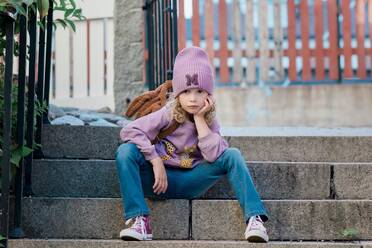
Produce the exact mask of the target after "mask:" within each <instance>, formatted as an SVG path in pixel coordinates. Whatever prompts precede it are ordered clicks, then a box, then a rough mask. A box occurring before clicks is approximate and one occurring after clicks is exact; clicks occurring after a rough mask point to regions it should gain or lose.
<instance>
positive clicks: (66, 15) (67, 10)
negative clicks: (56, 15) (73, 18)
mask: <svg viewBox="0 0 372 248" xmlns="http://www.w3.org/2000/svg"><path fill="white" fill-rule="evenodd" d="M73 12H74V9H66V11H65V19H66V18H67V17H68V16H69V15H71V14H72V13H73Z"/></svg>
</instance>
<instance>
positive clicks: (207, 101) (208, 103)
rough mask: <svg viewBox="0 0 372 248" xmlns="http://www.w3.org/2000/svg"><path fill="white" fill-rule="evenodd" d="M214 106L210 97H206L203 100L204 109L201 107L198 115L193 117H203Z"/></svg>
mask: <svg viewBox="0 0 372 248" xmlns="http://www.w3.org/2000/svg"><path fill="white" fill-rule="evenodd" d="M213 105H214V102H213V99H212V97H211V96H207V98H206V99H205V100H204V107H202V108H201V109H200V110H199V112H198V113H196V114H195V117H204V115H205V114H206V113H207V112H208V111H209V110H211V109H212V107H213Z"/></svg>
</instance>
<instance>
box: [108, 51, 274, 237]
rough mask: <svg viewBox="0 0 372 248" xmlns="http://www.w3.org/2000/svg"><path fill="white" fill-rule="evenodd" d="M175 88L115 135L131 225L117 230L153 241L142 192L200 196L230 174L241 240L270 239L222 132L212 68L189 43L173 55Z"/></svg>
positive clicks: (240, 163) (262, 212)
mask: <svg viewBox="0 0 372 248" xmlns="http://www.w3.org/2000/svg"><path fill="white" fill-rule="evenodd" d="M172 88H173V97H174V98H173V99H172V100H171V101H170V102H168V103H167V104H166V105H165V106H164V107H162V108H161V109H160V110H158V111H156V112H153V113H151V114H148V115H145V116H143V117H141V118H139V119H136V120H135V121H133V122H131V123H130V124H128V125H127V126H126V127H124V128H123V129H122V130H121V132H120V137H121V139H122V140H123V141H124V142H125V143H123V144H121V145H120V146H119V148H118V150H117V152H116V156H115V158H116V165H117V171H118V175H119V180H120V191H121V194H122V198H123V206H124V212H125V213H124V217H125V218H126V219H127V221H126V225H128V224H129V223H130V222H132V224H131V226H129V227H128V228H126V229H123V230H122V231H121V232H120V238H121V239H123V240H152V238H153V237H152V231H151V226H150V211H149V208H148V206H147V204H146V202H145V197H149V198H153V197H155V198H156V197H161V198H164V199H180V198H181V199H194V198H198V197H200V196H202V195H203V194H204V193H205V192H206V191H207V190H208V189H209V188H210V187H212V186H213V185H214V184H215V183H216V182H217V181H218V180H219V179H220V178H221V177H222V176H223V175H227V178H228V180H229V182H230V184H231V186H232V188H233V190H234V192H235V194H236V197H237V200H238V201H239V203H240V206H241V207H242V210H243V213H244V220H245V222H246V224H247V227H246V230H245V238H246V239H247V240H248V241H250V242H268V240H269V238H268V235H267V232H266V229H265V227H264V226H263V222H266V221H267V220H268V215H267V212H266V209H265V207H264V205H263V203H262V201H261V199H260V197H259V195H258V193H257V191H256V189H255V186H254V184H253V181H252V178H251V175H250V173H249V170H248V168H247V166H246V162H245V159H244V158H243V156H242V155H241V153H240V151H239V150H238V149H236V148H228V144H227V142H226V140H224V139H223V138H222V137H221V135H220V132H219V129H220V128H219V124H218V123H217V121H216V119H215V107H214V101H213V98H212V94H213V88H214V78H213V73H212V67H211V65H210V63H209V59H208V55H207V54H206V53H205V51H204V50H203V49H201V48H199V47H189V48H185V49H183V50H182V51H180V52H179V53H178V54H177V56H176V59H175V64H174V70H173V79H172ZM174 122H177V123H178V124H177V125H178V128H177V129H176V130H175V131H173V132H172V133H171V134H170V135H168V136H166V137H165V138H162V139H159V138H158V139H157V141H156V142H152V141H153V140H156V137H157V135H158V134H159V132H160V131H161V130H164V128H167V127H169V126H170V125H171V124H172V123H174ZM152 143H155V144H152Z"/></svg>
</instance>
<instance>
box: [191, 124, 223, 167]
mask: <svg viewBox="0 0 372 248" xmlns="http://www.w3.org/2000/svg"><path fill="white" fill-rule="evenodd" d="M210 129H211V132H210V133H209V134H208V135H207V136H204V137H202V138H199V143H198V147H199V149H200V151H201V153H202V155H203V157H204V159H205V160H207V161H208V162H210V163H212V162H214V161H215V160H216V159H217V158H218V157H219V156H220V155H221V154H222V153H223V152H224V151H225V150H226V149H227V148H228V146H229V145H228V143H227V141H226V140H225V139H224V138H222V136H221V134H220V126H219V124H218V123H217V121H216V120H214V121H213V122H212V125H211V127H210Z"/></svg>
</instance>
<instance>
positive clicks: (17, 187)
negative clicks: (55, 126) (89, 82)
mask: <svg viewBox="0 0 372 248" xmlns="http://www.w3.org/2000/svg"><path fill="white" fill-rule="evenodd" d="M23 7H24V8H25V10H26V13H27V5H26V4H24V5H23ZM19 29H20V30H19V66H18V68H19V69H18V70H19V72H18V104H17V145H18V147H23V146H24V137H25V83H26V46H27V18H26V16H23V15H22V16H20V19H19ZM23 164H24V160H23V159H21V160H20V162H19V166H18V168H17V170H16V175H15V182H14V191H15V204H14V227H13V229H12V230H11V231H10V232H9V237H11V238H24V237H25V234H24V232H23V230H22V228H21V213H22V189H23V167H24V166H23Z"/></svg>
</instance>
